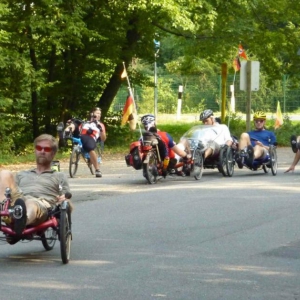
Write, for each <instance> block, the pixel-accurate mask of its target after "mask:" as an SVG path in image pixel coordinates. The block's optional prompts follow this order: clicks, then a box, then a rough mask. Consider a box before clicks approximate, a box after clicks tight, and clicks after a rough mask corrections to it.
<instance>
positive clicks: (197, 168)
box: [191, 149, 203, 180]
mask: <svg viewBox="0 0 300 300" xmlns="http://www.w3.org/2000/svg"><path fill="white" fill-rule="evenodd" d="M192 160H193V163H192V165H191V176H194V178H195V179H196V180H200V179H201V178H202V174H203V156H202V153H201V151H200V150H199V149H196V150H195V151H194V153H193V156H192Z"/></svg>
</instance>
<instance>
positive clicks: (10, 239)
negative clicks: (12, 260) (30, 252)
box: [6, 235, 20, 245]
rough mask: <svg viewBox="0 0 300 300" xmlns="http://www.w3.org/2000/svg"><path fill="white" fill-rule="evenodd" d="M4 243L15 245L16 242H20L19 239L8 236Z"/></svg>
mask: <svg viewBox="0 0 300 300" xmlns="http://www.w3.org/2000/svg"><path fill="white" fill-rule="evenodd" d="M6 241H7V243H8V244H10V245H14V244H16V243H17V242H19V241H20V238H18V237H15V236H11V235H8V236H7V237H6Z"/></svg>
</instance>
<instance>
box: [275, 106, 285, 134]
mask: <svg viewBox="0 0 300 300" xmlns="http://www.w3.org/2000/svg"><path fill="white" fill-rule="evenodd" d="M282 124H283V118H282V113H281V108H280V102H279V101H278V102H277V110H276V119H275V125H274V128H275V129H277V128H279V127H280V126H281V125H282Z"/></svg>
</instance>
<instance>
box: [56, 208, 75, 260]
mask: <svg viewBox="0 0 300 300" xmlns="http://www.w3.org/2000/svg"><path fill="white" fill-rule="evenodd" d="M59 239H60V253H61V259H62V262H63V263H64V264H67V263H68V262H69V259H70V253H71V240H72V233H71V213H70V209H69V206H67V208H66V209H62V210H61V211H60V220H59Z"/></svg>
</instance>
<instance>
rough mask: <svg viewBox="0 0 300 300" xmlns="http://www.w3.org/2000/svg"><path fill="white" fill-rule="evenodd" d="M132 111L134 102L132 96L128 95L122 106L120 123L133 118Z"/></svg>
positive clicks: (123, 123)
mask: <svg viewBox="0 0 300 300" xmlns="http://www.w3.org/2000/svg"><path fill="white" fill-rule="evenodd" d="M133 112H134V102H133V98H132V96H131V95H129V96H128V97H127V100H126V102H125V105H124V108H123V117H122V122H121V125H125V124H126V123H127V122H128V121H130V120H131V119H132V118H133Z"/></svg>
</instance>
